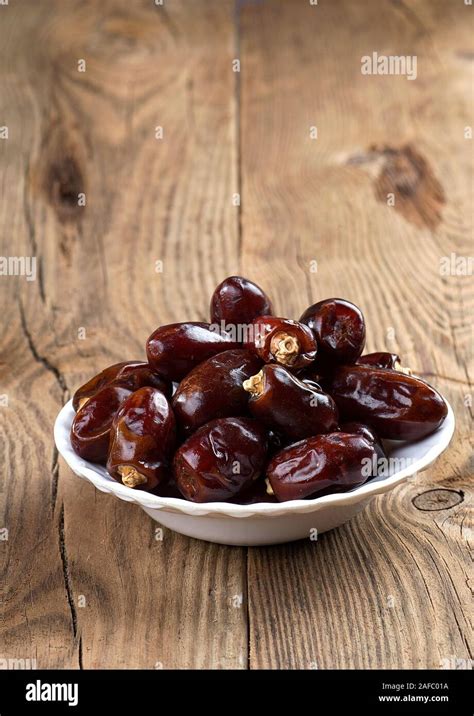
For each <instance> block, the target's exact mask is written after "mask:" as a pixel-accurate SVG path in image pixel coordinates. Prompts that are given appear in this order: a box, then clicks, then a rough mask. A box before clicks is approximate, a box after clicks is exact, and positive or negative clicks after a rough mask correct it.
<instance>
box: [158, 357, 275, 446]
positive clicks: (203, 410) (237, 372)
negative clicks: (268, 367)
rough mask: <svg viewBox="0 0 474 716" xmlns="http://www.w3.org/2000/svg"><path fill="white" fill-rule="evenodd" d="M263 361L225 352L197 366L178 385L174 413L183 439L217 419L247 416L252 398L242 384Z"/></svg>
mask: <svg viewBox="0 0 474 716" xmlns="http://www.w3.org/2000/svg"><path fill="white" fill-rule="evenodd" d="M261 365H262V361H261V360H260V359H259V358H258V357H257V356H256V355H255V354H254V353H251V352H250V351H247V350H244V349H238V348H237V349H235V350H231V351H224V352H223V353H219V354H218V355H216V356H213V357H212V358H208V360H206V361H204V362H203V363H201V364H200V365H198V366H196V368H194V369H193V370H192V371H191V372H190V373H188V375H187V376H186V377H185V378H183V380H182V381H181V383H180V384H179V387H178V390H177V391H176V393H175V394H174V397H173V403H172V405H173V410H174V414H175V416H176V419H177V421H178V425H179V427H180V428H181V431H182V432H183V434H184V435H187V434H190V433H191V432H193V431H194V430H197V428H199V427H201V425H204V424H205V423H208V422H209V421H210V420H214V419H215V418H226V417H232V416H234V417H238V416H241V415H242V416H243V415H248V402H249V394H248V393H247V391H246V390H244V388H243V386H242V383H243V382H244V380H246V379H247V378H250V376H252V375H253V374H254V373H256V372H257V371H258V370H259V369H260V367H261Z"/></svg>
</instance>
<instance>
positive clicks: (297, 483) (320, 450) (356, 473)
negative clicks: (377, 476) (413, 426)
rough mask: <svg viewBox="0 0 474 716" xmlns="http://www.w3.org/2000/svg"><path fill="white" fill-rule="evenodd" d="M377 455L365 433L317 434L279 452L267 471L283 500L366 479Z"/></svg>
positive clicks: (342, 487)
mask: <svg viewBox="0 0 474 716" xmlns="http://www.w3.org/2000/svg"><path fill="white" fill-rule="evenodd" d="M374 455H375V449H374V446H373V444H372V443H371V442H369V440H366V439H365V438H363V437H362V436H361V435H354V434H352V435H351V434H348V433H341V432H339V433H329V434H328V435H317V436H315V437H311V438H307V439H306V440H301V441H300V442H298V443H295V444H294V445H290V446H289V447H287V448H286V449H285V450H282V451H281V452H280V453H278V454H277V455H275V457H274V458H273V459H272V460H271V462H270V464H269V465H268V468H267V473H266V474H267V478H268V480H269V483H270V486H271V488H272V490H273V493H274V495H275V496H276V498H277V500H278V501H279V502H285V501H286V500H301V499H304V498H306V497H320V496H321V495H323V494H330V493H333V492H346V491H347V490H350V489H352V488H353V487H357V486H358V485H362V484H363V483H364V482H366V480H367V474H366V472H367V469H366V466H367V465H369V464H371V463H372V461H373V459H374Z"/></svg>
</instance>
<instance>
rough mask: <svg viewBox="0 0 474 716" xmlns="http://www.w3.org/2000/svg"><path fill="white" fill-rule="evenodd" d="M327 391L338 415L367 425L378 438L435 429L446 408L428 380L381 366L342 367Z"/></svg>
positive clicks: (415, 437)
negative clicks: (333, 401) (334, 402)
mask: <svg viewBox="0 0 474 716" xmlns="http://www.w3.org/2000/svg"><path fill="white" fill-rule="evenodd" d="M328 390H329V392H330V393H331V395H332V396H333V398H334V400H335V401H336V404H337V407H338V408H339V412H340V414H341V418H342V419H343V420H346V421H357V422H363V423H364V424H367V425H369V426H371V427H372V428H373V429H374V430H375V431H376V433H377V434H378V435H379V437H381V438H388V439H391V440H418V439H419V438H423V437H425V436H426V435H429V434H430V433H432V432H433V431H434V430H436V429H437V428H438V427H439V426H440V425H441V423H442V422H443V420H444V419H445V417H446V415H447V412H448V409H447V406H446V403H445V402H444V400H443V398H442V397H441V395H440V394H439V393H438V392H437V391H436V390H435V389H434V388H432V387H431V386H430V385H428V383H425V381H423V380H421V379H420V378H415V377H414V376H411V375H406V374H404V373H399V372H398V371H393V370H387V369H384V368H371V367H369V366H362V365H354V366H342V367H340V368H339V369H338V370H337V371H336V372H335V374H334V375H333V376H332V379H331V382H330V386H329V387H328Z"/></svg>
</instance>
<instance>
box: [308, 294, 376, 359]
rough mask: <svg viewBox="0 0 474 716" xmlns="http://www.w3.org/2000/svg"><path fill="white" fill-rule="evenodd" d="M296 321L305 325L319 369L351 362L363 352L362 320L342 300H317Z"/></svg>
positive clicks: (361, 316) (359, 315) (362, 318)
mask: <svg viewBox="0 0 474 716" xmlns="http://www.w3.org/2000/svg"><path fill="white" fill-rule="evenodd" d="M300 322H301V323H304V324H306V325H307V326H308V327H309V328H310V329H311V331H312V332H313V334H314V336H315V338H316V341H317V344H318V351H319V353H318V363H319V364H320V366H321V368H322V370H325V369H326V368H327V367H331V368H332V367H333V366H334V365H340V364H343V363H355V361H356V360H357V359H358V358H359V356H360V355H361V353H362V351H363V349H364V345H365V321H364V317H363V315H362V312H361V310H360V309H359V308H357V306H355V305H354V304H353V303H351V302H350V301H346V300H344V299H342V298H327V299H326V300H324V301H319V302H318V303H315V304H313V305H312V306H309V308H307V309H306V311H305V312H304V313H303V315H302V316H301V318H300Z"/></svg>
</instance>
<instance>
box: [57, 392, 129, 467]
mask: <svg viewBox="0 0 474 716" xmlns="http://www.w3.org/2000/svg"><path fill="white" fill-rule="evenodd" d="M131 394H132V391H131V390H129V389H128V388H124V387H123V386H121V385H106V386H105V387H104V388H102V389H101V390H99V391H98V392H97V393H96V394H95V395H93V396H92V397H91V398H89V400H88V401H87V402H86V403H85V404H84V405H83V406H82V407H81V408H79V410H78V411H77V413H76V415H75V416H74V420H73V422H72V426H71V444H72V447H73V448H74V450H75V452H76V453H77V454H78V455H79V456H80V457H82V458H83V459H84V460H89V461H90V462H97V463H100V464H101V465H105V463H106V461H107V453H108V449H109V442H110V432H111V428H112V423H113V420H114V418H115V415H116V414H117V412H118V410H119V408H120V407H121V405H122V403H123V402H124V401H125V400H126V399H127V398H128V397H129V396H130V395H131Z"/></svg>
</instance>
